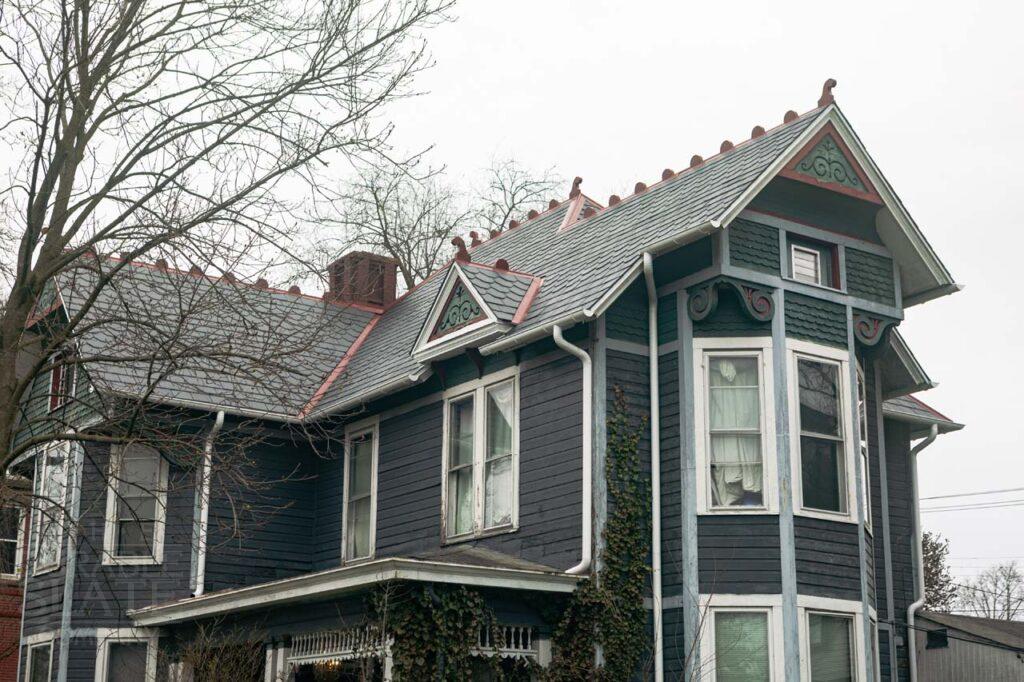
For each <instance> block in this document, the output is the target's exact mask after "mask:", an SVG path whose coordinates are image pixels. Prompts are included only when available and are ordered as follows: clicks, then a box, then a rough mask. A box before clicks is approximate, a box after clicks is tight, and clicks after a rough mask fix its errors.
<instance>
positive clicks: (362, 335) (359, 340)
mask: <svg viewBox="0 0 1024 682" xmlns="http://www.w3.org/2000/svg"><path fill="white" fill-rule="evenodd" d="M380 318H381V316H380V315H377V316H375V317H374V318H373V319H371V320H370V321H369V322H367V323H366V326H365V327H363V331H361V332H359V336H357V337H356V340H355V341H353V342H352V345H351V346H349V348H348V350H347V351H345V355H344V356H342V358H341V361H339V362H338V364H337V366H335V368H334V369H333V370H331V373H330V374H328V375H327V378H326V379H324V383H322V384H320V388H318V389H316V393H314V394H313V397H312V398H310V399H309V402H307V403H306V404H305V405H303V407H302V409H301V410H299V417H300V418H302V417H306V416H307V415H309V413H310V412H312V411H313V408H315V407H316V406H317V404H318V403H319V402H320V401H321V400H322V399H323V397H324V395H325V394H326V393H327V389H329V388H330V387H331V385H332V384H333V383H334V382H335V381H337V379H338V377H340V376H341V375H342V374H343V373H344V372H345V370H346V369H347V368H348V364H349V363H350V362H351V361H352V358H354V357H355V355H356V353H358V352H359V349H360V348H361V347H362V345H363V344H364V343H365V342H366V339H367V338H368V337H369V336H370V332H372V331H373V328H374V327H376V326H377V323H378V322H379V321H380Z"/></svg>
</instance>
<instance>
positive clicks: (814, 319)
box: [786, 291, 847, 348]
mask: <svg viewBox="0 0 1024 682" xmlns="http://www.w3.org/2000/svg"><path fill="white" fill-rule="evenodd" d="M786 335H787V336H793V337H796V338H800V339H807V340H809V341H817V342H819V343H826V344H830V345H833V346H842V347H844V348H845V347H846V344H847V336H846V307H845V306H843V305H842V304H839V303H832V302H831V301H824V300H822V299H818V298H813V297H811V296H804V295H802V294H796V293H793V292H789V291H787V292H786Z"/></svg>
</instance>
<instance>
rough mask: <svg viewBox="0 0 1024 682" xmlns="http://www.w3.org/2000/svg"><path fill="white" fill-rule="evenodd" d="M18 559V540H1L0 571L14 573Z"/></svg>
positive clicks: (7, 573)
mask: <svg viewBox="0 0 1024 682" xmlns="http://www.w3.org/2000/svg"><path fill="white" fill-rule="evenodd" d="M17 561H18V544H17V543H16V542H10V541H4V542H0V573H3V574H4V575H14V571H15V569H16V568H17V565H18V563H17Z"/></svg>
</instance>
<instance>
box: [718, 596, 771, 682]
mask: <svg viewBox="0 0 1024 682" xmlns="http://www.w3.org/2000/svg"><path fill="white" fill-rule="evenodd" d="M769 665H770V663H769V657H768V616H767V614H764V613H743V612H738V611H737V612H729V611H720V612H717V613H715V680H716V682H769V680H770V679H771V674H770V670H769Z"/></svg>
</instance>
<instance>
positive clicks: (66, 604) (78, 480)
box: [18, 442, 85, 682]
mask: <svg viewBox="0 0 1024 682" xmlns="http://www.w3.org/2000/svg"><path fill="white" fill-rule="evenodd" d="M43 456H44V457H45V455H43ZM68 459H69V460H70V461H69V462H68V467H71V469H70V472H71V474H70V476H68V478H69V479H70V480H69V481H68V484H69V487H70V491H69V492H70V495H71V500H70V505H69V504H68V499H67V496H65V498H64V501H65V506H64V508H65V509H66V510H68V518H69V520H70V521H71V523H70V524H69V525H70V526H71V529H70V531H69V532H68V533H67V546H68V558H67V559H66V560H65V564H64V599H63V603H62V604H61V611H60V642H59V649H60V653H59V660H58V661H57V682H65V680H67V679H68V653H69V652H70V651H71V606H72V604H73V601H74V595H75V572H76V571H77V568H76V567H77V565H78V536H79V532H80V528H79V521H80V518H79V516H80V514H81V508H82V467H83V465H84V463H85V446H84V445H82V443H80V442H74V443H72V444H71V446H70V448H69V450H68ZM64 541H65V540H64V538H63V534H62V537H61V542H64ZM28 569H29V567H28V566H26V567H25V574H26V575H28ZM25 585H26V587H27V585H28V583H27V582H26V583H25ZM26 593H27V589H26ZM21 613H22V621H24V614H25V611H24V610H22V612H21ZM26 655H27V654H26ZM18 663H19V665H20V664H21V657H20V655H19V657H18Z"/></svg>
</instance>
